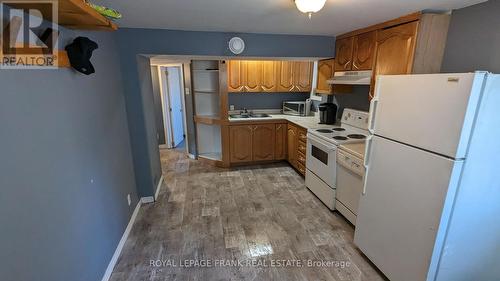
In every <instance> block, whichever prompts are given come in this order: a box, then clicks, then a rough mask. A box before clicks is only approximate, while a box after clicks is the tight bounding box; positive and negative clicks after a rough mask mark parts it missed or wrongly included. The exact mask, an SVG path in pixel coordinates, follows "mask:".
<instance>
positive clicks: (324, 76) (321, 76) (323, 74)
mask: <svg viewBox="0 0 500 281" xmlns="http://www.w3.org/2000/svg"><path fill="white" fill-rule="evenodd" d="M334 65H335V60H334V59H328V60H320V61H318V74H317V75H318V76H317V83H316V92H317V93H320V94H331V93H332V87H331V86H330V84H328V83H327V82H326V80H328V79H330V78H332V77H333V72H334V67H335V66H334Z"/></svg>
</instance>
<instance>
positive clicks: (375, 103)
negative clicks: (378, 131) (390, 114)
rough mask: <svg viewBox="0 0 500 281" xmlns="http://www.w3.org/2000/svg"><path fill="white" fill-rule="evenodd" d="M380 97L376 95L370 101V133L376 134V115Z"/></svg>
mask: <svg viewBox="0 0 500 281" xmlns="http://www.w3.org/2000/svg"><path fill="white" fill-rule="evenodd" d="M378 102H379V99H378V95H375V96H374V97H373V99H372V100H371V101H370V115H369V116H368V131H369V132H370V133H371V134H374V131H375V115H376V114H377V107H378Z"/></svg>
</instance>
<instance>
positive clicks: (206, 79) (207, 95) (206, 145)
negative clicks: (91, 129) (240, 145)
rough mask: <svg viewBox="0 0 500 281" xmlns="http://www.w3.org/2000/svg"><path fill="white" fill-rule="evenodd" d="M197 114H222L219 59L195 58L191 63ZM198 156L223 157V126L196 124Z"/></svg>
mask: <svg viewBox="0 0 500 281" xmlns="http://www.w3.org/2000/svg"><path fill="white" fill-rule="evenodd" d="M191 67H192V79H193V93H194V106H195V115H196V116H199V117H206V116H208V117H211V118H218V117H219V116H220V94H219V61H217V60H194V61H193V62H192V64H191ZM196 130H197V141H198V156H199V157H203V158H207V159H210V160H215V161H219V160H221V159H222V156H221V155H222V145H221V127H220V125H215V124H211V125H209V124H203V123H197V124H196Z"/></svg>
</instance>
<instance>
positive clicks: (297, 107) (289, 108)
mask: <svg viewBox="0 0 500 281" xmlns="http://www.w3.org/2000/svg"><path fill="white" fill-rule="evenodd" d="M282 111H283V114H286V115H295V116H308V115H309V113H310V111H311V100H309V99H308V100H306V101H285V102H283V109H282Z"/></svg>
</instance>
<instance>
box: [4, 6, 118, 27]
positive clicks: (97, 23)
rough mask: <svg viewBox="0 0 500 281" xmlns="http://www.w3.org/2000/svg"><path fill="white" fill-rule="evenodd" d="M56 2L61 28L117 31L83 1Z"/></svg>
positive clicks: (112, 24) (108, 21)
mask: <svg viewBox="0 0 500 281" xmlns="http://www.w3.org/2000/svg"><path fill="white" fill-rule="evenodd" d="M34 1H36V0H34ZM40 2H41V0H40ZM57 2H58V24H59V25H61V26H64V27H67V28H71V29H83V30H108V31H113V30H117V29H118V26H117V25H116V24H115V23H114V22H112V21H111V20H109V19H108V18H106V17H105V16H103V15H101V14H99V13H98V12H97V11H96V10H94V9H93V8H92V7H90V6H89V5H87V4H86V3H85V1H84V0H59V1H57ZM16 5H17V4H16V3H12V4H10V3H9V6H11V7H13V8H15V7H16ZM41 12H42V14H48V11H43V10H42V11H41Z"/></svg>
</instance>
